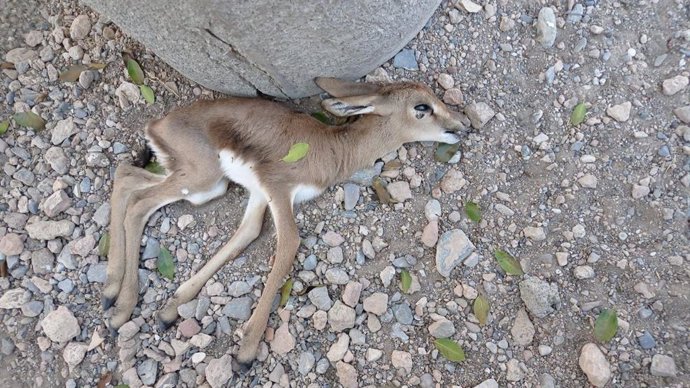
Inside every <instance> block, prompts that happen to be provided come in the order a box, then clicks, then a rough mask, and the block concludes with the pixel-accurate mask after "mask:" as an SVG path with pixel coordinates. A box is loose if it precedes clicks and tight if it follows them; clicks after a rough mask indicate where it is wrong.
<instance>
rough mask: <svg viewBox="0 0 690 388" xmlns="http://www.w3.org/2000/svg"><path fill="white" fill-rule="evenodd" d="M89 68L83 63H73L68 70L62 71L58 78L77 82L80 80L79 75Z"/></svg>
mask: <svg viewBox="0 0 690 388" xmlns="http://www.w3.org/2000/svg"><path fill="white" fill-rule="evenodd" d="M88 69H89V68H88V67H86V66H83V65H72V66H70V67H68V68H67V70H65V71H63V72H62V73H60V75H59V76H58V79H59V80H60V81H62V82H76V81H77V80H79V75H81V73H82V72H83V71H84V70H88Z"/></svg>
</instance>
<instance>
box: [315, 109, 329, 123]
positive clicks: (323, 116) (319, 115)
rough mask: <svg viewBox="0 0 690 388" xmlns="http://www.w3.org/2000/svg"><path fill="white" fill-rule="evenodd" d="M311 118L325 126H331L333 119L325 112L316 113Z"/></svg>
mask: <svg viewBox="0 0 690 388" xmlns="http://www.w3.org/2000/svg"><path fill="white" fill-rule="evenodd" d="M311 116H312V117H313V118H315V119H317V120H319V121H320V122H322V123H324V124H328V125H331V119H330V118H329V117H328V115H327V114H326V113H324V112H314V113H312V114H311Z"/></svg>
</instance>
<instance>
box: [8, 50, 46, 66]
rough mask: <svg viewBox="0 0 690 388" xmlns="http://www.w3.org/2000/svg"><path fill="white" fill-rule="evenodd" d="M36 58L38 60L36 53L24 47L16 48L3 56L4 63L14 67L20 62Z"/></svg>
mask: <svg viewBox="0 0 690 388" xmlns="http://www.w3.org/2000/svg"><path fill="white" fill-rule="evenodd" d="M36 58H38V53H36V51H34V50H31V49H29V48H26V47H17V48H15V49H12V50H10V51H8V52H7V53H6V54H5V61H7V62H9V63H13V64H15V65H17V64H19V63H21V62H29V61H31V60H32V59H36Z"/></svg>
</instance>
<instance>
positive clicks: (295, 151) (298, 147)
mask: <svg viewBox="0 0 690 388" xmlns="http://www.w3.org/2000/svg"><path fill="white" fill-rule="evenodd" d="M307 152H309V144H307V143H295V144H293V145H292V147H290V151H288V153H287V155H285V157H284V158H283V162H286V163H294V162H297V161H299V160H301V159H302V158H304V157H305V156H307Z"/></svg>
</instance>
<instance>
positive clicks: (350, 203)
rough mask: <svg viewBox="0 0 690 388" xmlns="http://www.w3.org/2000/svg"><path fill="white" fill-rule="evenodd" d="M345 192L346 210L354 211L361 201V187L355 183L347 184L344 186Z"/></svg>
mask: <svg viewBox="0 0 690 388" xmlns="http://www.w3.org/2000/svg"><path fill="white" fill-rule="evenodd" d="M343 192H344V200H343V203H344V206H345V210H352V209H354V208H355V206H356V205H357V201H359V186H358V185H356V184H354V183H346V184H344V185H343Z"/></svg>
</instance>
